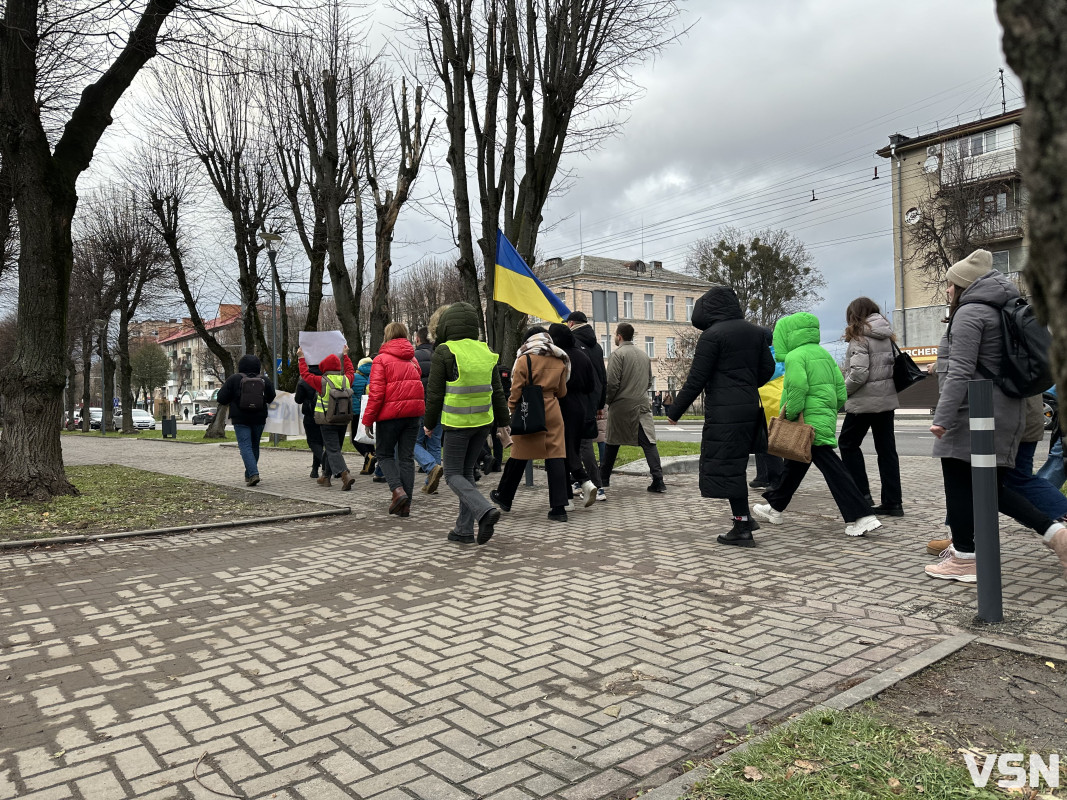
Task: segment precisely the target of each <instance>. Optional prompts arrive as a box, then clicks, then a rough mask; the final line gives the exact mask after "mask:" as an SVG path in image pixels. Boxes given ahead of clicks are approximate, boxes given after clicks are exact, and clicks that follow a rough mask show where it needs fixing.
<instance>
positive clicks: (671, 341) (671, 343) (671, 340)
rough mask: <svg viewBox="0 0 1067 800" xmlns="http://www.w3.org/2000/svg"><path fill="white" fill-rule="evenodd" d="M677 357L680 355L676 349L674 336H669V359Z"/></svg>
mask: <svg viewBox="0 0 1067 800" xmlns="http://www.w3.org/2000/svg"><path fill="white" fill-rule="evenodd" d="M677 355H678V353H677V351H676V350H675V349H674V337H673V336H668V337H667V358H675V357H676V356H677Z"/></svg>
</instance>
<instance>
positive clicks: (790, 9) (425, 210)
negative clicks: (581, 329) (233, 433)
mask: <svg viewBox="0 0 1067 800" xmlns="http://www.w3.org/2000/svg"><path fill="white" fill-rule="evenodd" d="M371 8H372V9H374V10H373V11H372V13H373V14H374V21H375V26H376V28H375V33H374V36H375V37H376V39H377V40H378V41H381V42H384V41H386V40H388V39H389V38H390V35H391V34H390V33H389V29H388V26H389V23H390V21H391V20H390V16H391V15H390V12H388V11H385V10H379V9H384V5H381V4H379V5H376V6H371ZM683 9H684V12H683V18H682V21H681V22H682V24H683V25H685V26H691V29H690V31H689V33H688V35H687V36H685V37H684V38H682V39H681V40H680V41H679V42H678V43H676V44H674V45H673V46H672V47H670V48H669V49H668V50H667V51H666V52H665V53H664V54H663V55H662V56H661V57H660V58H658V60H657V61H656V62H655V63H650V64H647V65H645V66H643V67H641V68H640V69H639V70H638V71H637V72H636V79H637V81H638V83H639V84H640V85H641V86H643V87H644V92H643V94H642V96H641V97H640V98H639V99H638V100H637V101H636V102H635V103H634V104H633V105H632V106H630V107H629V108H628V109H626V110H625V111H624V116H625V118H626V123H625V125H624V127H623V128H622V130H621V132H620V134H619V135H618V136H616V137H615V138H612V139H610V140H608V141H606V142H605V143H604V144H603V145H602V146H601V147H600V148H599V149H598V150H597V151H594V152H592V153H584V154H575V155H571V156H569V157H567V158H566V159H565V161H564V163H563V168H564V169H565V170H566V173H567V175H568V176H569V178H568V181H567V186H568V188H567V190H566V191H565V192H560V193H559V194H557V196H555V197H553V198H552V200H551V201H550V202H549V204H548V206H547V208H546V211H545V226H544V227H543V229H542V236H541V240H540V249H541V252H542V253H543V254H544V255H545V256H561V257H569V256H573V255H577V254H578V253H579V252H581V251H584V252H585V253H586V254H589V255H598V256H606V257H611V258H621V259H633V258H640V257H643V258H644V259H645V260H660V261H662V262H663V264H664V266H665V267H667V268H668V269H676V270H681V269H682V267H683V265H684V261H685V255H686V252H687V250H688V248H689V247H690V246H691V244H692V243H693V242H694V241H695V240H696V239H698V238H700V237H702V236H708V235H711V234H713V233H714V232H715V231H716V230H718V228H719V227H720V226H722V225H725V224H729V225H734V226H736V227H740V228H742V229H746V230H757V229H760V228H764V227H775V228H778V227H781V228H786V229H787V230H789V231H790V232H792V233H793V234H794V235H796V236H797V237H798V238H799V239H801V240H802V241H803V242H805V243H806V244H807V246H808V247H809V249H810V251H811V252H812V254H813V255H814V256H815V258H816V265H817V266H818V267H819V268H820V269H821V270H822V272H823V274H824V276H825V277H826V279H827V283H828V286H827V288H826V290H825V292H824V295H825V299H824V301H823V302H822V303H821V304H820V305H819V306H817V307H816V308H813V309H812V310H813V311H814V312H815V313H816V314H818V315H819V317H820V318H821V320H822V323H823V340H824V341H826V342H829V341H832V340H835V339H837V338H838V337H839V335H840V333H841V329H842V327H843V316H844V308H845V306H846V305H847V304H848V302H849V301H850V300H852V299H853V298H854V297H857V296H859V295H861V294H867V295H869V296H870V297H872V298H874V299H875V300H876V301H877V302H879V303H881V304H883V305H885V306H888V307H889V308H890V309H891V308H892V304H893V279H892V276H893V268H892V261H893V248H892V239H891V227H892V223H891V215H890V196H891V185H890V169H889V164H888V163H887V162H886V161H884V160H883V159H880V158H878V157H877V156H875V155H874V151H875V150H876V149H878V148H880V147H882V146H883V145H885V144H886V143H887V142H888V136H889V135H890V134H891V133H894V132H897V131H899V132H902V133H906V134H910V135H915V134H916V133H917V132H920V131H921V132H923V133H926V132H929V131H932V130H934V129H936V128H937V127H942V128H943V127H948V126H951V125H955V124H957V123H958V122H963V121H967V120H972V119H976V118H978V117H979V116H980V115H981V116H990V115H993V114H997V113H1000V109H1001V105H1000V103H1001V93H1000V84H999V80H998V78H999V75H998V69H999V68H1001V67H1006V65H1005V63H1004V58H1003V55H1002V52H1001V47H1000V38H1001V30H1000V26H999V24H998V22H997V19H996V14H995V7H994V3H993V0H939V2H937V3H931V2H928V0H898V2H896V3H893V4H886V3H874V2H865V1H864V0H853V2H848V3H846V2H842V1H841V0H790V1H789V2H785V1H784V0H776V1H775V2H772V1H771V0H689V2H688V3H683ZM398 41H399V40H398ZM394 43H395V42H394ZM401 49H402V45H401ZM1006 77H1007V92H1006V94H1007V101H1008V107H1009V108H1013V107H1018V106H1019V105H1020V104H1021V103H1022V99H1021V89H1020V87H1019V83H1018V80H1017V79H1016V78H1015V76H1014V75H1013V74H1012V73H1011V72H1010V71H1007V73H1006ZM142 91H143V90H142ZM140 108H141V103H140V101H139V97H138V94H137V92H134V93H132V94H131V96H130V98H128V100H126V101H124V103H123V105H122V106H121V107H120V108H119V109H118V111H119V114H118V115H117V116H118V119H117V123H118V124H116V125H115V126H114V127H113V129H112V130H111V131H109V134H108V136H107V138H106V139H105V141H104V142H103V143H102V145H103V146H102V148H101V154H102V157H101V158H100V159H99V160H98V165H94V172H95V175H93V176H89V177H88V179H87V181H85V183H91V182H93V180H94V179H100V177H101V176H105V175H106V174H107V173H108V170H109V167H108V164H109V163H110V164H113V163H114V160H115V158H116V157H117V156H118V157H121V153H122V152H123V150H124V149H125V148H126V146H127V144H126V143H128V141H129V137H130V136H131V131H133V130H135V129H136V127H137V121H138V118H139V114H142V113H143V111H141V110H140ZM439 124H440V123H439ZM431 162H432V163H431V164H430V165H429V167H428V168H426V169H424V174H422V175H421V176H420V178H419V182H418V184H417V191H416V195H417V197H418V198H419V200H420V202H419V203H417V204H413V205H409V206H408V207H406V208H405V209H404V211H403V212H402V214H401V218H400V222H399V224H398V226H397V231H396V244H395V247H394V253H393V260H394V265H395V266H394V269H395V270H397V271H399V272H402V271H403V270H404V269H406V268H408V267H410V266H411V265H413V264H414V263H416V262H418V261H419V260H420V259H423V258H427V257H433V256H436V257H440V258H448V257H450V256H451V255H452V249H451V244H450V237H449V232H448V229H447V224H446V223H445V222H443V221H442V220H443V219H444V215H443V214H441V213H440V212H439V211H438V213H437V214H434V213H431V211H430V210H429V209H431V208H432V206H433V204H434V196H435V195H436V197H437V198H438V199H440V197H441V196H442V195H441V194H440V191H441V189H442V187H443V188H444V189H445V191H446V195H445V196H447V194H448V193H447V187H448V185H449V175H448V172H447V166H446V165H445V163H444V159H443V157H442V155H441V154H440V153H437V154H434V155H432V156H431ZM876 167H877V168H878V174H879V175H880V176H881V177H880V179H879V180H877V181H875V180H872V178H873V176H874V172H875V168H876ZM111 169H112V170H113V169H114V167H113V166H112V167H111ZM83 185H84V184H83ZM813 191H814V193H815V197H817V198H818V199H817V200H816V201H815V202H811V197H812V192H813ZM216 237H217V238H216V242H215V244H214V245H211V246H210V249H212V250H213V251H214V252H215V254H216V258H217V262H218V263H217V267H216V271H217V272H221V271H223V270H225V269H227V267H226V262H227V261H228V259H229V255H228V254H229V253H231V252H232V251H231V250H230V246H229V245H227V244H226V243H225V241H224V239H225V237H222V236H218V235H217V234H216ZM285 250H286V252H285V253H284V260H285V261H286V263H287V264H288V265H289V266H290V268H291V269H292V270H293V275H294V280H293V283H292V285H291V288H292V289H293V294H294V296H295V295H297V294H300V293H302V292H301V286H300V280H299V276H300V274H301V272H302V267H303V264H302V252H301V248H300V247H299V245H297V244H296V243H295V242H293V245H292V246H291V247H287V248H286V249H285ZM233 285H234V283H233V282H229V286H225V285H224V284H223V283H221V282H220V283H219V284H218V286H217V287H216V288H215V289H214V290H213V289H212V288H211V287H210V286H205V287H204V288H205V291H204V295H203V297H204V308H202V309H201V310H202V312H204V313H206V314H211V313H213V312H214V310H215V303H214V302H212V301H217V302H235V301H236V300H237V298H236V295H235V292H234V290H233V288H232V287H233ZM327 291H329V290H328V289H327ZM303 292H305V293H306V286H304V287H303ZM172 313H177V314H180V313H181V310H180V308H178V307H176V308H175V309H174V311H173V312H172Z"/></svg>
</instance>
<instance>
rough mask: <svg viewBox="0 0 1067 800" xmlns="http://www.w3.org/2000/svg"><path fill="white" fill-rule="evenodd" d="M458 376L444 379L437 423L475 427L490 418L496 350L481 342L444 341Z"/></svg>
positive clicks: (488, 422)
mask: <svg viewBox="0 0 1067 800" xmlns="http://www.w3.org/2000/svg"><path fill="white" fill-rule="evenodd" d="M447 344H448V349H449V351H450V352H451V353H452V355H453V356H455V358H456V370H457V372H458V373H459V377H457V378H456V380H454V381H447V382H446V383H445V399H444V404H443V405H442V406H441V424H442V425H444V426H445V427H447V428H479V427H481V426H482V425H491V424H492V422H493V370H494V369H495V368H496V362H497V357H496V353H494V352H493V351H492V350H490V349H489V345H487V344H486V343H485V342H479V341H476V340H474V339H459V340H457V341H452V342H448V343H447Z"/></svg>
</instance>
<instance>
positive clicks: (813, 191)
mask: <svg viewBox="0 0 1067 800" xmlns="http://www.w3.org/2000/svg"><path fill="white" fill-rule="evenodd" d="M816 200H818V198H817V197H816V196H815V190H814V189H812V190H811V199H810V200H809V201H808V202H809V203H814V202H815V201H816Z"/></svg>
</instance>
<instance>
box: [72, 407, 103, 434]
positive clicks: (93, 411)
mask: <svg viewBox="0 0 1067 800" xmlns="http://www.w3.org/2000/svg"><path fill="white" fill-rule="evenodd" d="M103 418H104V410H103V409H102V408H90V409H89V430H91V431H98V430H100V421H101V420H102V419H103ZM78 422H79V424H80V423H81V420H80V419H79V420H78Z"/></svg>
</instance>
